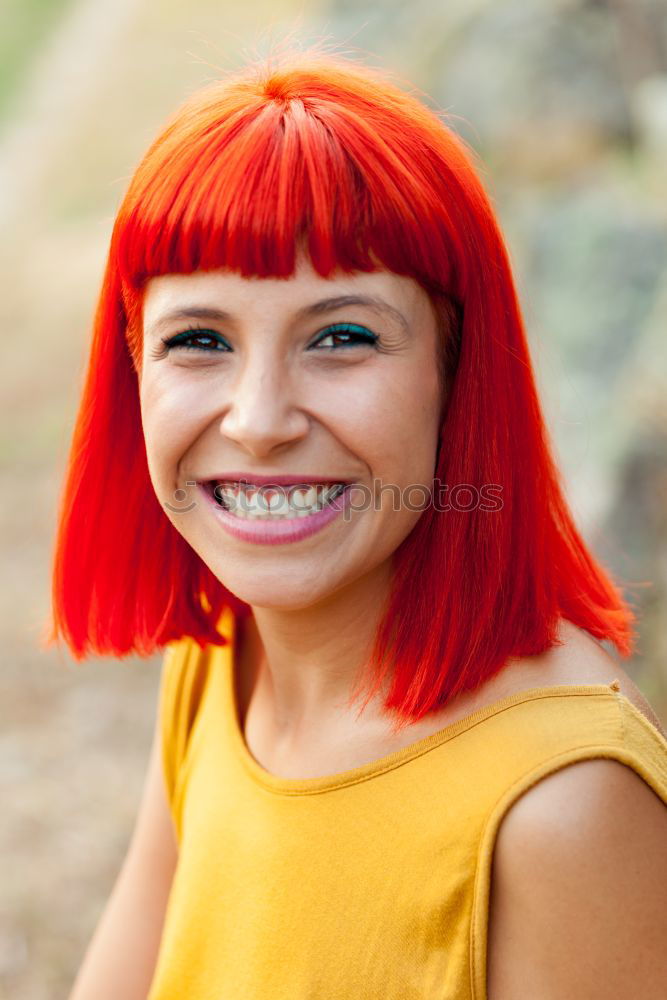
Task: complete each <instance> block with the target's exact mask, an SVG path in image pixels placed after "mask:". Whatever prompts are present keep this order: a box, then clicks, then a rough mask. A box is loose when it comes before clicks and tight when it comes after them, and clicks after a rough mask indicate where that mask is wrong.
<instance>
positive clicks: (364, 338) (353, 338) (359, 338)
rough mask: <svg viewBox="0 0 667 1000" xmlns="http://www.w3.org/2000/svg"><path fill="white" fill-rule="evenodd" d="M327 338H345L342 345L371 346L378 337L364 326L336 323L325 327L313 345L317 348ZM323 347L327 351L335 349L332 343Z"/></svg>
mask: <svg viewBox="0 0 667 1000" xmlns="http://www.w3.org/2000/svg"><path fill="white" fill-rule="evenodd" d="M329 338H332V339H336V338H345V339H343V345H342V346H344V347H355V346H356V347H360V346H365V345H368V346H369V347H372V346H373V345H374V344H375V342H376V341H377V339H378V337H377V334H375V333H371V331H370V330H367V329H366V327H365V326H357V324H356V323H336V325H335V326H330V327H327V329H326V330H325V331H324V333H323V335H322V336H321V337H320V339H319V340H317V341H315V344H314V345H313V346H314V347H317V348H319V347H320V346H321V345H322V342H323V341H324V340H328V339H329ZM323 349H324V350H328V351H331V350H333V351H335V350H337V348H336V347H335V346H334V344H333V343H332V344H331V345H325V347H324V348H323Z"/></svg>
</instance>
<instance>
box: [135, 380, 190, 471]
mask: <svg viewBox="0 0 667 1000" xmlns="http://www.w3.org/2000/svg"><path fill="white" fill-rule="evenodd" d="M199 398H201V396H200V397H199ZM195 403H196V394H194V393H193V392H192V391H189V392H187V391H184V389H183V388H182V387H178V388H177V387H175V386H170V385H167V384H165V381H164V380H161V379H158V378H157V377H151V375H150V373H148V374H146V375H145V376H144V377H143V378H142V382H141V387H140V405H141V422H142V427H143V432H144V441H145V444H146V456H147V459H148V467H149V471H150V474H151V479H152V480H153V483H154V484H155V485H157V484H158V483H161V484H162V485H164V484H165V483H166V482H171V481H172V480H173V479H174V478H175V468H176V466H177V463H178V461H179V460H180V457H181V456H182V455H183V453H184V452H185V450H186V449H187V447H188V445H189V443H190V442H191V441H192V440H193V437H195V436H196V434H197V429H196V427H197V412H196V408H195Z"/></svg>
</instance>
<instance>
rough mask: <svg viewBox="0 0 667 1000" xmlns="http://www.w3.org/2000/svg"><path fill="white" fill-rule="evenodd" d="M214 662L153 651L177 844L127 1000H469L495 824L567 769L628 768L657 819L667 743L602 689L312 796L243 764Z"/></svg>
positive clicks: (480, 945) (479, 981)
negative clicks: (154, 933)
mask: <svg viewBox="0 0 667 1000" xmlns="http://www.w3.org/2000/svg"><path fill="white" fill-rule="evenodd" d="M218 627H219V630H220V632H221V633H222V634H223V635H226V636H228V637H229V639H230V640H231V643H230V645H228V646H214V645H210V646H206V647H205V648H204V649H202V648H201V647H200V646H199V645H198V644H197V643H196V642H195V641H194V640H193V639H191V638H188V637H186V638H184V639H181V640H178V641H175V642H172V643H170V644H169V645H168V646H167V647H166V651H165V660H164V667H163V672H162V678H161V682H160V694H159V710H158V712H159V714H158V720H159V725H160V727H161V737H162V761H163V767H164V777H165V782H166V789H167V794H168V800H169V806H170V810H171V814H172V817H173V821H174V825H175V829H176V834H177V839H178V842H179V860H178V864H177V867H176V871H175V873H174V879H173V882H172V886H171V890H170V895H169V899H168V903H167V909H166V913H165V918H164V924H163V929H162V938H161V942H160V947H159V951H158V956H157V961H156V966H155V971H154V976H153V981H152V984H151V988H150V991H149V994H148V997H147V1000H486V996H487V994H486V954H487V918H488V907H489V893H490V875H491V861H492V854H493V848H494V842H495V837H496V833H497V831H498V828H499V825H500V823H501V821H502V819H503V815H504V814H505V812H506V811H507V810H508V809H509V808H510V806H511V805H512V804H513V803H514V802H515V801H516V800H517V799H518V798H519V796H520V795H522V793H523V792H525V791H526V790H527V789H528V788H530V787H531V785H534V784H535V783H536V782H537V781H539V780H540V779H541V778H544V777H545V776H546V775H549V774H552V773H553V772H555V771H557V770H559V769H560V768H562V767H565V766H567V765H568V764H571V763H573V762H575V761H580V760H587V759H590V758H595V757H607V758H612V759H615V760H618V761H620V762H621V763H623V764H625V765H627V766H628V767H631V768H632V769H633V770H634V771H635V772H636V773H637V774H638V775H639V776H640V777H641V778H642V779H643V780H644V781H645V782H646V783H647V784H648V785H649V786H650V787H651V788H652V789H653V791H654V792H655V793H656V794H657V795H658V796H659V797H660V798H661V799H662V801H663V802H664V803H665V804H666V805H667V741H666V740H665V739H664V738H663V737H662V735H661V734H660V733H659V731H658V730H657V729H656V728H655V727H654V726H653V725H652V724H651V723H650V722H649V721H648V720H647V719H646V718H645V717H644V715H643V714H642V713H641V712H639V711H638V709H636V708H635V706H634V705H633V704H632V702H630V701H629V700H628V699H627V698H626V697H625V696H624V695H622V694H620V692H619V685H618V681H614V682H613V683H612V684H609V685H606V684H592V685H574V686H570V685H559V686H553V687H540V688H533V689H530V690H526V691H521V692H519V693H516V694H513V695H510V696H508V697H505V698H503V699H502V700H500V701H497V702H495V703H493V704H490V705H487V706H486V707H483V708H481V709H479V710H478V711H476V712H473V713H472V714H470V715H468V716H466V717H465V718H462V719H460V720H458V721H457V722H454V723H453V724H450V725H448V726H446V727H445V728H444V729H442V730H440V731H439V732H436V733H433V734H432V735H430V736H427V737H425V738H423V739H420V740H418V741H417V742H415V743H413V744H411V745H410V746H407V747H403V748H401V749H399V750H397V751H395V752H394V753H391V754H389V755H388V756H385V757H382V758H381V759H379V760H375V761H373V762H371V763H367V764H363V765H361V766H360V767H355V768H353V769H351V770H348V771H343V772H340V773H337V774H330V775H326V776H324V777H316V778H307V779H293V778H282V777H278V776H275V775H272V774H270V773H269V772H267V771H265V770H264V768H263V767H262V766H260V764H259V763H258V762H257V761H256V760H255V758H254V757H253V756H252V754H251V753H250V751H249V749H248V747H247V745H246V743H245V739H244V735H243V732H242V730H241V727H240V724H239V716H238V710H237V703H236V694H235V678H234V666H233V662H234V661H233V640H234V630H235V622H234V617H233V614H232V612H231V611H230V610H227V611H226V612H225V613H224V614H223V616H222V618H221V620H220V624H219V626H218Z"/></svg>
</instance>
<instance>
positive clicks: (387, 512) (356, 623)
mask: <svg viewBox="0 0 667 1000" xmlns="http://www.w3.org/2000/svg"><path fill="white" fill-rule="evenodd" d="M347 294H366V295H374V296H380V297H381V298H382V299H383V300H384V301H385V302H387V303H388V304H389V305H390V306H392V307H393V308H394V309H395V310H399V311H400V312H401V313H402V314H403V316H404V317H405V321H406V324H405V327H403V326H402V325H401V323H400V322H398V321H397V319H396V318H395V317H394V316H393V315H391V314H385V313H383V312H379V311H377V310H376V309H374V308H372V307H371V306H368V305H351V306H346V307H338V308H335V309H331V310H328V311H327V312H325V313H322V314H321V315H316V316H311V317H310V318H303V317H299V316H298V315H297V314H298V312H299V310H300V309H302V308H303V307H304V306H308V305H310V304H311V303H314V302H316V301H318V300H321V299H324V298H329V297H332V296H338V295H347ZM193 304H196V305H197V306H202V305H205V306H216V307H218V308H223V309H224V310H225V311H226V312H228V313H229V314H231V319H229V320H225V321H224V322H223V321H220V320H211V319H199V320H195V322H196V323H198V324H199V325H200V326H201V327H203V328H205V329H206V331H209V332H210V334H212V335H213V340H214V341H215V340H216V339H217V341H218V342H219V344H221V345H222V346H223V347H225V346H226V350H220V349H217V350H212V349H209V350H204V349H203V348H204V347H209V348H215V347H216V343H215V342H211V339H210V334H209V337H208V338H207V339H205V340H204V341H202V339H201V338H200V339H199V340H197V339H196V337H195V340H194V341H192V340H190V341H189V343H191V344H192V343H195V345H198V347H197V349H192V348H191V349H185V348H180V349H179V348H177V349H172V350H171V351H167V350H165V347H164V344H163V340H164V339H169V338H171V337H173V336H174V335H175V334H177V333H180V332H182V331H183V330H186V329H187V328H188V327H189V326H190V322H189V321H188V320H182V319H180V320H179V319H172V320H169V321H166V322H163V323H162V325H161V320H164V317H165V315H166V314H167V313H168V312H169V311H172V310H174V309H176V308H184V307H186V306H192V305H193ZM342 322H349V323H355V324H359V325H361V326H362V327H364V328H365V329H367V330H370V331H372V332H373V333H375V334H377V336H378V338H379V339H378V341H377V345H376V346H372V345H367V344H363V343H353V344H351V345H350V344H349V343H348V341H349V337H345V336H343V337H342V338H340V339H339V340H338V343H337V346H334V348H333V349H331V344H332V339H331V337H329V338H328V339H326V340H322V337H323V333H324V331H325V330H326V329H327V328H328V327H330V326H331V325H332V324H334V323H342ZM143 334H144V343H143V358H142V366H141V372H140V401H141V412H142V421H143V429H144V435H145V440H146V449H147V455H148V465H149V471H150V475H151V480H152V483H153V486H154V488H155V492H156V495H157V496H158V498H159V499H160V500H161V502H162V503H163V504H164V502H165V501H167V502H168V503H169V504H170V506H173V507H175V508H176V510H175V511H172V510H170V507H164V509H165V512H166V513H167V516H169V517H170V519H171V520H172V522H173V524H174V525H175V527H176V528H177V530H178V531H179V532H180V533H181V534H182V535H183V537H184V538H185V539H186V540H187V541H188V542H189V544H190V545H191V546H192V548H193V549H194V550H195V551H196V552H197V553H198V554H199V556H200V557H201V558H202V560H203V561H204V562H205V563H206V565H207V566H208V567H209V568H210V569H211V571H212V572H213V573H214V574H215V576H216V577H217V578H218V579H219V580H220V581H222V583H223V584H224V585H225V586H226V587H227V588H228V589H229V590H230V591H231V592H233V593H234V594H236V595H237V596H238V597H239V598H241V599H242V600H243V601H245V602H247V603H248V604H250V605H251V606H252V609H253V620H251V623H250V632H249V635H248V646H247V653H246V657H247V658H249V659H250V660H251V661H252V672H253V673H254V675H255V676H254V679H253V688H254V699H253V701H254V710H255V712H256V713H259V714H256V716H254V717H255V718H259V715H260V714H261V719H262V724H261V734H260V736H259V737H258V739H262V740H264V741H265V745H266V746H267V747H268V746H270V747H271V748H272V754H273V755H274V759H275V760H280V759H281V755H282V759H283V760H287V759H288V758H289V757H294V756H295V755H297V754H298V752H299V751H300V750H305V749H308V751H310V752H314V753H317V748H322V747H324V746H325V745H326V744H327V743H328V744H329V745H332V744H334V743H338V744H339V745H340V742H341V740H345V739H346V738H348V737H350V736H352V735H353V733H356V734H357V735H359V734H360V733H361V729H360V728H359V727H360V726H362V725H363V727H364V729H363V731H364V733H365V734H366V737H368V734H369V728H368V727H371V729H373V731H374V732H375V733H376V734H377V733H378V732H379V731H380V730H382V731H384V730H385V729H386V727H387V721H386V719H381V718H380V711H379V706H378V705H377V704H375V703H373V702H371V704H370V705H369V706H368V708H367V709H366V711H365V712H364V714H363V723H361V722H359V721H357V720H356V718H355V717H356V713H357V711H358V708H356V707H354V708H350V707H349V706H347V705H346V701H347V699H348V697H349V693H350V691H351V689H352V686H353V682H354V680H355V678H356V675H357V671H358V670H359V668H360V667H361V666H362V664H363V657H364V655H365V652H364V651H365V650H367V648H368V647H369V644H370V642H371V640H372V637H373V634H374V631H375V627H376V625H377V622H378V620H379V609H380V607H381V604H382V601H383V599H384V597H385V595H386V593H387V589H388V586H389V580H390V572H391V558H392V553H393V552H394V551H395V550H396V548H397V547H398V546H399V545H400V543H401V542H402V541H403V540H404V539H405V538H406V537H407V536H408V535H409V533H410V532H411V530H412V529H413V527H414V526H415V524H416V523H417V521H418V519H419V517H420V516H421V514H422V510H421V509H418V510H413V509H410V508H409V507H406V506H400V507H398V508H397V506H396V505H395V504H392V503H382V504H381V505H375V504H373V505H371V506H368V507H367V509H364V510H357V511H354V512H353V516H352V517H351V518H350V519H349V520H346V519H345V518H343V517H339V518H337V519H336V520H335V521H334V522H333V523H331V524H329V525H328V526H327V527H326V528H325V529H324V530H322V531H320V532H318V533H316V534H315V535H313V536H311V537H309V538H306V539H302V540H301V541H298V542H293V543H289V544H283V545H279V546H270V545H258V544H254V543H249V542H246V541H242V540H240V539H236V538H234V537H232V536H231V535H229V534H228V533H227V532H226V531H225V530H224V528H223V527H222V526H221V525H220V524H219V523H218V520H217V518H216V517H215V513H214V512H213V511H211V510H210V509H208V507H207V505H206V504H205V503H204V502H203V501H202V499H201V498H199V496H198V495H197V493H196V488H195V487H194V486H188V485H187V481H188V480H200V479H205V478H210V477H213V476H214V475H215V474H216V473H221V472H225V471H227V470H230V471H231V470H237V471H244V472H249V473H257V474H273V473H275V474H297V475H299V476H301V475H304V478H305V479H308V478H309V476H325V477H327V478H330V479H331V480H337V479H346V480H350V479H351V480H353V481H355V482H357V483H360V484H364V485H365V486H366V487H368V489H372V488H373V484H374V483H376V484H377V482H380V483H393V484H396V485H397V486H399V487H401V488H405V487H407V486H408V485H410V484H422V485H423V486H424V487H425V489H429V488H430V486H431V485H432V479H433V475H434V471H435V462H436V451H437V443H438V435H439V427H440V413H441V407H442V403H443V395H442V391H441V386H440V382H439V378H438V366H437V363H436V360H437V357H438V337H439V332H438V324H437V316H436V314H435V311H434V308H433V306H432V304H431V300H430V298H429V296H428V295H427V294H426V292H425V291H424V290H423V289H422V288H421V287H420V286H419V285H418V283H416V282H415V281H413V280H412V279H410V278H407V277H404V276H399V275H396V274H394V273H392V272H388V271H386V270H380V271H377V272H373V273H366V272H355V273H353V274H349V273H344V272H342V271H339V272H336V273H335V274H334V276H333V277H330V278H327V279H325V278H322V277H321V276H320V275H319V274H318V273H317V272H315V271H314V270H313V268H312V266H311V264H310V262H309V260H308V259H307V258H306V257H304V256H301V257H299V258H298V266H297V269H296V271H295V273H294V275H293V276H292V277H291V278H289V279H273V278H269V279H257V278H244V277H242V276H240V275H239V274H237V273H235V272H230V271H208V272H196V273H194V274H187V275H181V274H170V275H162V276H159V277H155V278H153V279H151V280H150V281H149V282H148V284H147V287H146V292H145V297H144V311H143ZM320 340H322V346H319V341H320ZM316 344H318V346H315V345H316ZM325 345H326V346H325ZM218 346H219V345H218ZM327 348H328V349H327ZM179 489H180V490H184V491H185V492H184V493H180V494H179V493H177V490H179ZM183 497H185V498H186V499H185V500H183ZM179 498H180V500H179ZM193 504H194V506H193ZM376 506H377V507H378V508H379V509H374V508H375V507H376ZM184 508H190V509H188V510H187V511H185V510H184ZM412 738H414V737H412V736H411V739H412ZM249 739H250V737H249Z"/></svg>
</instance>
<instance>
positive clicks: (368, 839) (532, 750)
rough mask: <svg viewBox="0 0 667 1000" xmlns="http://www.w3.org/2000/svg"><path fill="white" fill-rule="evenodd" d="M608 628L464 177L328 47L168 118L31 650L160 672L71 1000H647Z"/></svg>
mask: <svg viewBox="0 0 667 1000" xmlns="http://www.w3.org/2000/svg"><path fill="white" fill-rule="evenodd" d="M633 621H634V616H633V614H632V612H631V610H630V609H629V607H628V606H627V604H626V603H625V602H624V600H623V599H622V597H621V595H620V592H619V591H618V589H617V588H616V586H615V585H614V583H613V582H612V580H611V579H610V577H609V575H608V573H607V572H606V571H605V570H604V569H603V568H602V567H601V566H600V565H599V564H598V563H597V562H596V561H595V559H594V557H593V556H592V554H591V553H590V552H589V551H588V550H587V548H586V546H585V544H584V542H583V540H582V538H581V536H580V534H579V533H578V531H577V529H576V527H575V525H574V523H573V520H572V517H571V515H570V513H569V511H568V508H567V505H566V502H565V500H564V498H563V494H562V491H561V487H560V482H559V475H558V471H557V469H556V467H555V465H554V462H553V459H552V456H551V452H550V448H549V443H548V438H547V435H546V431H545V426H544V422H543V418H542V415H541V411H540V406H539V402H538V399H537V396H536V391H535V384H534V377H533V373H532V369H531V364H530V358H529V352H528V347H527V343H526V338H525V333H524V329H523V324H522V319H521V315H520V310H519V305H518V302H517V298H516V292H515V288H514V284H513V279H512V274H511V269H510V264H509V261H508V257H507V253H506V250H505V248H504V244H503V240H502V236H501V233H500V231H499V228H498V224H497V222H496V220H495V217H494V213H493V211H492V208H491V206H490V203H489V200H488V198H487V196H486V194H485V192H484V190H483V187H482V185H481V182H480V180H479V177H478V175H477V173H476V171H475V166H474V155H473V153H472V152H471V151H470V150H469V149H467V148H466V147H465V145H464V144H463V142H462V141H461V140H460V139H459V138H458V137H457V136H456V135H455V133H454V132H452V131H451V130H450V129H449V128H448V127H447V126H446V125H445V124H443V122H442V120H441V119H440V118H439V117H438V116H437V115H436V114H435V113H434V112H432V111H430V110H428V109H427V108H426V107H425V106H423V105H422V104H421V103H420V102H419V101H418V100H417V99H416V98H415V97H414V96H412V95H409V94H407V93H404V92H403V91H402V90H401V89H400V88H399V87H398V86H396V85H395V84H394V83H392V82H391V81H390V80H389V79H388V78H386V77H385V76H383V75H382V74H380V73H379V72H378V71H377V70H371V69H369V68H364V67H361V66H359V65H356V64H354V63H353V62H350V61H347V60H345V59H343V58H342V57H338V56H331V55H323V54H321V53H319V52H317V51H311V52H306V53H303V54H293V55H288V56H287V57H283V60H282V63H280V64H279V65H266V66H261V65H260V66H248V67H246V68H245V69H244V70H243V71H241V72H240V73H238V74H232V75H230V76H229V77H228V78H226V79H224V80H222V81H220V82H216V83H214V84H213V85H211V86H209V87H207V88H205V89H203V90H201V91H199V92H198V93H196V94H195V95H194V96H192V97H191V98H190V99H189V100H187V101H186V102H185V103H184V104H183V105H182V106H181V107H180V108H179V109H178V110H177V111H176V113H175V114H174V115H173V117H172V118H171V120H170V121H169V122H168V124H167V126H166V128H165V129H164V131H163V132H162V133H161V134H160V135H159V136H158V137H157V139H156V140H155V141H154V143H153V144H152V145H151V147H150V149H149V150H148V152H147V153H146V155H145V157H144V159H143V160H142V162H141V164H140V165H139V167H138V169H137V171H136V173H135V175H134V176H133V178H132V181H131V183H130V186H129V189H128V192H127V194H126V196H125V199H124V201H123V203H122V205H121V208H120V210H119V212H118V216H117V219H116V222H115V226H114V231H113V235H112V240H111V246H110V251H109V257H108V261H107V267H106V274H105V277H104V282H103V285H102V289H101V293H100V299H99V305H98V310H97V314H96V317H95V329H94V338H93V344H92V350H91V356H90V362H89V368H88V375H87V381H86V385H85V387H84V392H83V399H82V402H81V409H80V414H79V417H78V420H77V424H76V428H75V433H74V440H73V443H72V453H71V460H70V465H69V470H68V476H67V480H66V483H65V487H64V491H63V497H62V503H61V511H60V522H59V533H58V538H57V545H56V553H55V564H54V602H53V621H52V623H51V632H50V635H49V641H56V640H57V639H58V638H59V637H63V638H64V639H65V640H66V641H67V643H68V645H69V647H70V649H71V650H72V652H73V654H74V655H75V656H76V657H77V658H82V657H83V656H85V655H86V654H87V653H89V652H96V653H106V654H112V655H115V656H122V655H126V654H128V653H130V652H134V653H139V654H141V655H149V654H151V653H153V652H155V651H156V650H157V649H160V648H162V647H165V646H166V654H165V658H164V666H163V673H162V678H161V687H160V698H159V706H158V713H157V725H156V734H155V739H154V743H153V749H152V753H151V760H150V764H149V768H148V775H147V778H146V789H145V792H144V797H143V800H142V804H141V809H140V814H139V817H138V820H137V826H136V829H135V832H134V835H133V838H132V842H131V845H130V848H129V850H128V855H127V859H126V861H125V863H124V865H123V869H122V871H121V874H120V875H119V878H118V882H117V884H116V886H115V888H114V892H113V894H112V896H111V899H110V901H109V904H108V905H107V908H106V910H105V912H104V915H103V918H102V920H101V921H100V925H99V927H98V929H97V931H96V933H95V936H94V938H93V941H92V942H91V945H90V947H89V949H88V952H87V954H86V957H85V960H84V962H83V965H82V968H81V970H80V972H79V976H78V977H77V981H76V983H75V986H74V990H73V993H72V1000H88V998H93V997H94V998H95V1000H101V998H102V1000H103V998H106V997H114V998H117V997H121V996H122V997H123V998H124V1000H125V998H127V1000H133V998H139V997H142V998H143V997H145V996H147V995H148V997H149V1000H172V998H179V1000H184V998H193V1000H194V998H197V1000H203V998H205V997H206V998H208V997H211V998H213V997H215V998H221V997H230V998H231V997H233V998H239V1000H240V998H243V1000H260V998H262V1000H264V998H267V1000H269V998H270V1000H275V998H290V1000H298V998H305V997H309V998H315V997H317V998H319V997H322V998H333V997H336V998H338V997H341V998H342V997H345V998H348V997H350V998H352V997H354V998H355V1000H356V998H364V997H367V998H371V997H372V998H382V1000H389V998H396V1000H399V998H400V1000H407V998H412V997H414V998H420V1000H421V998H436V997H437V998H448V1000H449V998H472V997H474V998H476V1000H481V998H485V997H488V998H489V1000H510V998H515V997H517V996H521V997H526V998H528V997H529V998H530V1000H551V998H556V997H558V998H562V997H564V996H567V997H568V1000H583V998H584V997H585V998H586V1000H591V998H595V997H600V998H602V997H604V998H605V1000H611V998H617V1000H620V998H630V997H636V996H641V997H642V998H643V1000H653V998H655V1000H657V998H658V996H662V995H663V994H662V992H661V990H662V989H663V987H664V982H665V981H666V980H667V969H665V957H664V950H663V948H662V944H663V941H664V938H665V933H666V932H667V924H666V919H667V918H666V916H665V914H666V912H667V907H666V906H665V903H666V902H667V900H666V899H665V885H667V877H666V876H667V837H666V836H665V835H666V833H667V810H666V809H665V805H666V804H667V739H666V738H665V734H664V733H663V732H662V730H661V729H660V724H659V722H658V720H657V718H656V717H655V715H654V713H653V711H652V709H651V707H650V706H649V705H648V704H647V703H646V701H645V700H644V699H643V698H642V696H641V695H640V693H639V691H638V690H637V689H636V687H635V686H634V684H633V683H632V681H631V680H630V678H629V677H628V676H627V675H626V674H625V673H624V672H623V670H622V669H621V668H620V667H619V665H618V664H617V663H616V661H615V660H614V659H613V658H612V657H611V656H610V655H609V653H607V652H606V651H605V650H604V648H603V647H602V646H601V645H600V644H599V640H605V639H606V640H609V641H610V642H611V643H613V644H614V645H615V647H616V649H617V650H618V651H619V653H620V654H621V655H623V656H627V655H629V654H630V653H631V651H632V641H633ZM172 824H173V825H172ZM492 862H493V864H492ZM619 910H620V911H621V912H622V913H623V920H622V921H619V919H618V913H619Z"/></svg>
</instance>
